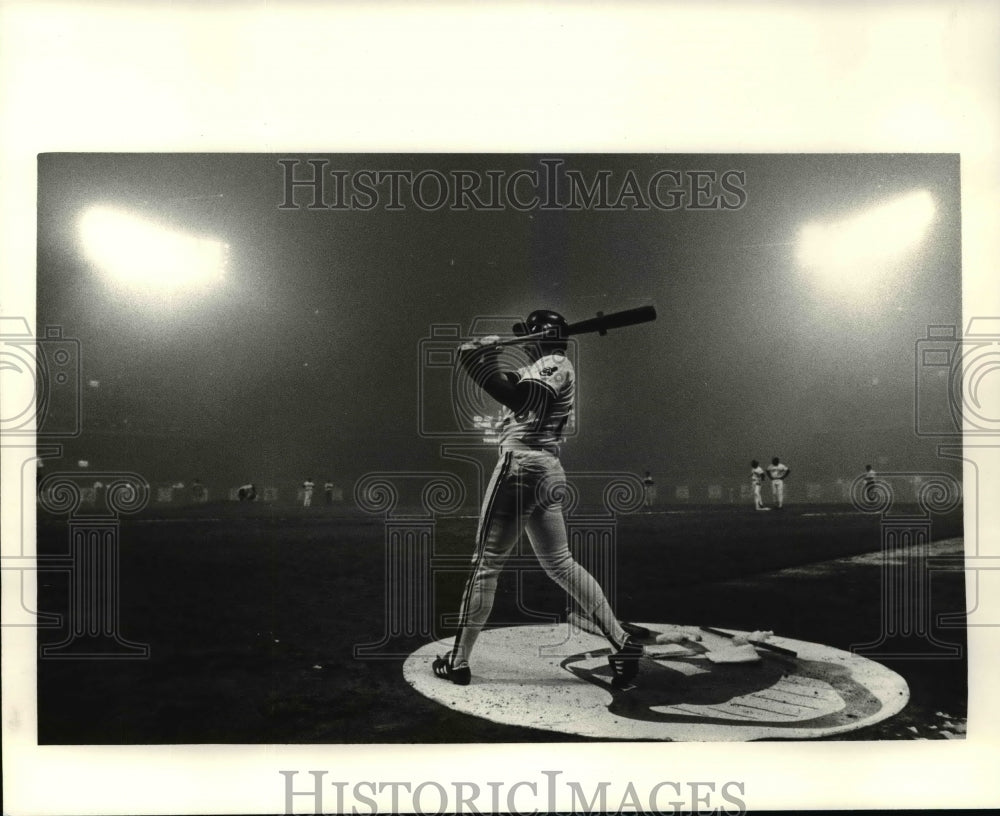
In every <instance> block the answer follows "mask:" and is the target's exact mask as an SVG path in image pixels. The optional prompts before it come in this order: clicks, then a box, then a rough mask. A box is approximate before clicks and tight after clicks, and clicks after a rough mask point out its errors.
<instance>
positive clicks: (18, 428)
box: [0, 317, 81, 438]
mask: <svg viewBox="0 0 1000 816" xmlns="http://www.w3.org/2000/svg"><path fill="white" fill-rule="evenodd" d="M0 377H2V390H3V393H4V399H3V403H2V404H3V411H2V415H0V435H2V436H4V437H26V436H37V437H43V438H52V437H75V436H79V434H80V431H81V419H80V415H81V386H80V382H81V380H80V341H79V340H76V339H74V338H71V337H65V336H63V330H62V327H60V326H47V327H46V328H45V333H44V335H43V336H42V337H35V336H34V335H33V334H32V333H31V330H30V328H29V327H28V321H27V320H25V319H24V318H23V317H0Z"/></svg>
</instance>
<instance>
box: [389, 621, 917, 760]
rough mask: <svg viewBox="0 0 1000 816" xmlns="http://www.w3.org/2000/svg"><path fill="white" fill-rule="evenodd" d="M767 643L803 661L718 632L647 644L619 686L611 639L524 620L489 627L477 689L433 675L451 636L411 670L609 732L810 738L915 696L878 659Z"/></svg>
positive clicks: (490, 705)
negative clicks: (688, 640)
mask: <svg viewBox="0 0 1000 816" xmlns="http://www.w3.org/2000/svg"><path fill="white" fill-rule="evenodd" d="M643 625H644V626H647V627H648V628H650V629H653V630H654V631H655V630H657V629H659V630H660V631H663V630H665V629H670V630H673V629H676V627H672V626H666V625H664V624H643ZM733 634H736V635H745V634H746V633H739V632H735V633H733ZM770 642H772V643H773V644H775V645H778V646H779V648H783V649H784V650H785V652H790V653H794V656H793V655H792V654H790V653H788V654H786V653H782V652H778V651H773V650H769V649H765V648H755V647H752V646H751V647H746V648H744V647H740V649H743V651H740V652H738V653H739V654H740V655H741V656H740V657H729V656H731V655H735V654H737V650H734V648H733V647H732V645H731V644H732V641H729V640H727V639H726V638H725V637H723V636H722V635H715V634H710V633H706V634H704V635H703V640H702V641H701V642H700V643H696V644H679V645H671V646H666V647H653V646H649V647H647V655H650V656H646V657H643V658H642V661H641V667H640V672H639V677H638V678H637V680H636V681H635V684H634V686H633V687H631V688H627V689H625V690H617V689H615V688H613V687H612V683H611V681H612V675H611V670H610V667H609V665H608V659H607V658H608V654H609V649H608V644H607V642H606V641H605V640H604V639H603V638H601V637H599V636H596V635H593V634H590V633H587V632H583V631H580V630H576V629H573V628H571V627H570V626H569V625H567V624H556V625H548V626H516V627H508V628H502V629H490V630H487V631H485V632H483V634H482V635H481V636H480V638H479V642H478V643H477V646H476V651H475V654H474V656H473V666H472V684H471V685H469V686H456V685H454V684H453V683H449V682H445V681H442V680H440V679H438V678H435V677H434V676H433V673H432V672H431V668H430V664H431V661H432V660H433V659H434V658H435V657H436V656H437V655H442V654H444V653H445V652H447V651H448V649H449V648H450V647H451V645H452V643H451V639H448V640H441V641H438V642H436V643H430V644H427V645H425V646H423V647H421V648H420V649H418V650H417V651H416V652H414V653H413V654H412V655H410V657H409V658H407V660H406V661H405V663H404V665H403V675H404V677H405V678H406V680H407V681H408V682H409V683H410V685H412V686H413V687H414V688H415V689H416V690H417V691H419V692H420V693H422V694H424V695H426V696H428V697H430V698H431V699H434V700H437V701H438V702H440V703H441V704H443V705H446V706H448V707H449V708H453V709H455V710H457V711H461V712H464V713H467V714H471V715H473V716H477V717H482V718H484V719H487V720H491V721H493V722H498V723H503V724H506V725H512V726H526V727H531V728H539V729H543V730H547V731H554V732H559V733H564V734H576V735H580V736H589V737H595V738H601V739H642V740H664V741H720V742H721V741H729V742H732V741H750V740H759V739H811V738H816V737H825V736H830V735H835V734H840V733H845V732H847V731H853V730H855V729H858V728H862V727H865V726H869V725H872V724H874V723H877V722H879V721H881V720H884V719H887V718H888V717H891V716H893V715H894V714H896V713H898V712H899V711H900V710H901V709H902V708H903V707H904V706H905V705H906V703H907V701H908V699H909V689H908V688H907V685H906V682H905V681H904V680H903V678H901V677H900V676H899V675H897V674H896V673H895V672H892V671H890V670H888V669H886V668H885V667H884V666H882V665H880V664H878V663H876V662H874V661H872V660H868V659H866V658H862V657H858V656H856V655H852V654H850V653H848V652H844V651H841V650H839V649H834V648H831V647H829V646H823V645H821V644H816V643H807V642H804V641H798V640H791V639H788V638H775V639H773V640H772V641H770ZM748 654H749V655H750V657H747V655H748Z"/></svg>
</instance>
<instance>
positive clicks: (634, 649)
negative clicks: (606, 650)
mask: <svg viewBox="0 0 1000 816" xmlns="http://www.w3.org/2000/svg"><path fill="white" fill-rule="evenodd" d="M642 652H643V649H642V644H641V643H639V641H637V640H635V639H633V638H632V637H628V638H626V639H625V643H624V644H623V645H622V647H621V649H619V650H618V651H617V652H615V653H614V654H610V655H608V663H609V664H611V673H612V674H613V675H614V677H613V679H612V680H611V685H612V687H613V688H616V689H623V688H626V687H627V686H628V685H629V684H630V683H631V682H632V681H633V680H634V679H635V676H636V675H637V674H638V673H639V658H640V657H642Z"/></svg>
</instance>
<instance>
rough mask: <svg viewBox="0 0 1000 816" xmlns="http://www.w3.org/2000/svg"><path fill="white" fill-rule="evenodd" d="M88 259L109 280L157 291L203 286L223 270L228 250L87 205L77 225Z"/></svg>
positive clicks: (143, 221)
mask: <svg viewBox="0 0 1000 816" xmlns="http://www.w3.org/2000/svg"><path fill="white" fill-rule="evenodd" d="M80 231H81V235H82V237H83V244H84V248H85V251H86V253H87V256H88V258H89V259H90V260H91V261H92V262H93V263H94V264H95V265H97V266H98V267H99V268H100V269H101V270H102V271H103V272H105V273H106V274H107V275H108V276H109V277H110V278H112V279H113V280H115V281H117V282H119V283H123V284H126V285H128V286H130V287H133V288H138V289H147V290H154V291H160V292H171V291H179V290H183V289H191V288H196V287H201V286H204V285H205V284H208V283H212V282H213V281H216V280H218V279H220V278H221V277H222V275H223V273H224V272H225V266H226V258H227V255H228V249H229V247H228V246H227V245H226V244H223V243H221V242H220V241H216V240H214V239H211V238H203V237H199V236H195V235H190V234H186V233H183V232H180V231H177V230H174V229H172V228H170V227H165V226H162V225H160V224H157V223H155V222H154V221H150V220H148V219H146V218H142V217H139V216H135V215H132V214H130V213H126V212H122V211H119V210H115V209H111V208H108V207H92V208H91V209H89V210H87V212H86V213H84V215H83V218H82V219H81V221H80Z"/></svg>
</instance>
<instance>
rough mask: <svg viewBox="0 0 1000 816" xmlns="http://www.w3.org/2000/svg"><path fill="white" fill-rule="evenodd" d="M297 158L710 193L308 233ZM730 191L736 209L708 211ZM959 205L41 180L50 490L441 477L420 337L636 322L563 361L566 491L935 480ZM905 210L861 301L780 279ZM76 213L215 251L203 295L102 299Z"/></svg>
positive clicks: (955, 318) (126, 159) (939, 195)
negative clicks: (843, 223) (933, 427)
mask: <svg viewBox="0 0 1000 816" xmlns="http://www.w3.org/2000/svg"><path fill="white" fill-rule="evenodd" d="M321 159H325V160H326V161H327V162H328V164H327V165H326V167H325V170H326V172H327V173H329V172H330V171H331V170H343V171H345V172H346V173H349V174H353V173H355V172H356V171H358V170H363V169H382V170H387V169H391V170H407V169H408V170H411V171H413V173H414V174H416V173H419V172H421V171H423V170H427V169H434V170H437V171H439V172H440V173H442V174H445V175H447V174H448V173H449V172H451V171H457V170H468V171H470V174H471V175H470V178H476V179H479V180H480V181H482V180H484V179H488V178H489V177H488V176H487V175H486V174H487V171H495V172H496V173H500V172H503V173H505V176H504V178H509V177H510V175H511V174H512V173H515V172H516V171H518V170H520V169H526V170H529V171H537V172H539V174H540V175H542V176H543V175H544V170H545V165H542V164H541V163H540V162H542V161H543V160H551V161H552V162H553V163H554V162H555V160H560V161H561V165H560V171H559V172H560V173H562V172H564V171H566V170H567V169H568V170H571V171H578V172H579V174H580V177H581V178H585V179H586V180H587V181H588V183H589V182H590V180H592V179H594V178H597V177H598V176H599V174H600V173H601V172H602V171H609V175H608V179H609V188H610V189H611V191H612V193H611V199H615V198H616V194H617V193H618V192H620V188H621V185H622V183H623V179H625V178H626V177H627V175H628V173H629V171H630V170H631V171H632V173H633V175H634V177H635V178H636V179H638V180H639V181H640V183H641V185H643V186H644V185H645V183H646V181H647V180H648V179H649V178H650V177H651V176H653V175H654V174H655V173H657V172H658V171H661V170H671V171H676V172H677V173H679V174H680V175H679V176H678V177H679V178H681V179H682V182H684V183H686V182H687V181H688V180H689V178H690V176H689V174H690V171H705V173H706V174H707V175H705V176H703V177H702V178H708V179H710V180H714V181H713V183H712V184H711V185H710V187H711V190H710V192H708V193H705V194H704V195H702V196H701V197H700V198H698V196H696V195H694V196H693V195H692V194H690V191H688V195H687V198H686V200H685V201H684V202H682V204H681V205H680V206H678V207H676V208H675V209H663V208H659V207H656V206H651V207H649V208H648V209H640V208H639V207H640V204H641V198H642V196H641V195H639V196H638V197H634V196H633V197H631V198H628V197H626V198H625V199H623V200H622V203H623V205H624V206H623V209H620V210H608V209H607V208H601V207H598V206H593V205H592V206H583V207H580V208H578V209H571V208H569V207H568V206H565V203H566V202H565V201H560V202H556V203H557V204H558V206H552V207H551V208H546V207H543V206H541V204H540V203H538V202H536V205H535V206H526V207H522V208H519V207H517V206H513V205H512V204H511V202H509V201H508V202H505V203H504V205H503V206H500V207H498V208H496V209H489V210H476V209H474V208H470V209H467V210H464V211H460V210H455V209H453V208H450V207H448V206H441V207H438V208H435V209H429V210H425V209H421V208H420V207H419V206H417V205H416V204H415V203H414V201H413V200H410V199H407V200H406V201H404V202H402V206H401V207H400V208H399V209H391V208H390V207H388V206H387V205H388V204H389V203H390V202H389V199H388V195H387V191H388V188H386V187H381V188H379V197H378V200H377V201H376V202H375V206H372V207H371V208H370V209H366V210H365V209H360V207H359V206H348V207H346V208H337V207H336V206H330V205H331V204H334V205H337V204H339V203H340V202H339V201H334V200H333V199H334V185H333V177H330V176H328V177H327V186H326V187H325V188H324V192H325V199H324V202H323V203H325V204H326V205H327V206H326V207H321V208H312V209H311V208H309V206H308V205H309V204H310V203H312V200H313V196H312V193H311V192H310V191H309V190H306V189H301V188H300V189H297V190H296V191H295V192H294V201H293V203H294V204H295V205H296V206H289V207H286V208H282V206H281V205H282V204H288V202H287V201H286V190H285V187H284V184H285V174H286V170H285V168H284V167H283V166H282V165H281V164H279V162H280V161H281V160H297V165H296V167H297V168H298V169H297V170H296V172H297V173H298V174H299V175H298V176H297V177H301V175H302V174H305V173H306V172H307V170H308V165H306V162H307V161H309V160H321ZM549 166H554V164H550V165H549ZM727 171H736V172H738V173H740V174H742V175H740V176H731V177H730V179H731V180H733V179H742V181H741V182H740V183H739V184H738V185H736V186H737V187H738V188H739V189H740V190H741V191H742V193H743V195H742V196H739V195H737V194H735V193H733V192H729V193H726V191H725V190H721V188H720V187H719V184H718V180H719V179H720V178H721V177H722V176H723V174H724V173H726V172H727ZM350 177H351V178H352V179H353V178H355V176H354V175H351V176H350ZM448 177H449V178H452V176H448ZM671 178H673V177H668V181H669V180H670V179H671ZM958 179H959V164H958V158H957V156H953V155H885V154H880V155H801V156H798V155H781V154H776V155H752V156H750V155H731V156H726V155H718V154H712V155H677V154H669V155H649V154H642V155H627V154H615V155H607V156H602V155H574V154H570V155H563V156H557V157H555V156H549V157H546V156H538V155H535V156H532V155H509V154H508V155H490V156H484V155H461V154H452V155H444V156H441V155H431V154H410V155H399V156H394V155H387V154H378V155H343V154H339V155H337V154H335V155H330V156H315V155H311V154H302V155H295V154H292V155H286V154H274V155H253V154H190V155H167V154H163V155H159V154H142V155H105V154H51V155H43V156H40V157H39V185H38V242H39V244H38V270H37V293H38V314H37V323H38V325H39V327H40V328H41V327H44V326H46V325H60V326H62V327H63V332H64V335H65V336H68V337H74V338H78V339H79V340H80V342H81V348H82V363H81V373H82V382H83V395H82V396H83V433H82V435H81V436H80V437H79V438H78V439H75V440H72V441H70V442H67V443H66V444H65V456H64V459H63V460H60V461H58V462H54V463H52V464H50V465H47V467H51V468H53V469H56V468H65V467H71V466H75V464H76V461H77V460H78V459H87V460H88V461H89V462H90V466H91V468H93V469H98V468H99V469H104V470H108V469H121V468H124V469H127V470H130V471H134V472H137V473H139V474H142V475H143V476H144V477H146V478H147V479H148V480H149V481H150V482H151V483H166V482H173V481H183V482H185V483H188V482H190V480H191V479H193V478H196V477H197V478H200V479H201V480H202V481H204V482H205V483H206V484H208V485H210V486H218V487H220V488H221V487H229V486H232V485H236V484H240V483H242V482H244V481H255V482H257V483H258V484H274V485H278V486H282V485H288V486H293V485H297V484H299V483H301V481H302V480H303V479H304V478H306V477H307V476H311V477H313V478H314V479H316V480H317V481H323V480H325V479H326V478H332V479H333V480H334V481H335V482H337V483H338V484H340V485H342V486H343V487H345V488H348V489H349V487H350V485H351V484H352V483H353V482H354V481H355V480H356V479H357V478H358V477H359V476H361V475H363V474H365V473H367V472H370V471H385V470H397V469H399V470H414V469H417V470H440V469H446V468H447V463H446V462H444V461H443V460H442V458H441V456H440V455H439V451H440V446H441V443H442V440H441V439H440V438H427V437H426V436H424V435H422V434H421V427H420V422H421V417H423V418H424V421H425V422H432V421H433V422H437V421H438V420H440V421H441V422H446V420H447V417H444V418H442V417H441V416H440V414H441V412H442V411H443V410H444V409H443V407H442V406H445V405H447V404H448V402H449V397H448V391H447V389H448V381H447V378H441V377H440V376H439V375H440V371H430V370H429V369H428V368H427V367H426V366H425V365H424V361H425V360H426V357H425V355H426V353H427V348H428V342H427V341H428V338H429V337H430V335H431V331H432V327H434V326H440V325H450V324H460V325H461V327H462V330H463V331H467V330H468V329H469V327H470V323H471V321H472V320H473V318H475V317H477V316H481V317H493V318H503V320H502V321H500V320H498V321H496V322H497V323H498V325H501V326H507V328H508V329H509V320H507V318H513V317H517V316H524V315H526V314H527V313H528V312H529V311H531V310H532V309H536V308H552V309H556V310H558V311H560V312H562V313H563V314H565V315H566V316H567V318H568V319H569V320H570V321H571V322H572V321H575V320H581V319H584V318H587V317H592V316H593V315H594V314H595V313H596V312H597V311H599V310H600V311H604V312H611V311H616V310H619V309H625V308H631V307H635V306H640V305H643V304H646V303H653V304H655V306H656V307H657V310H658V314H659V318H658V320H657V321H656V322H655V323H647V324H644V325H641V326H635V327H631V328H627V329H622V330H619V331H612V332H610V333H609V334H608V335H607V336H604V337H600V336H598V335H585V336H581V337H579V338H578V340H577V345H576V353H577V354H578V361H577V367H578V374H579V378H580V382H579V387H578V406H579V416H578V429H577V430H578V432H577V434H576V435H575V436H574V437H573V438H572V439H571V440H570V441H569V442H568V443H567V445H566V446H565V449H564V456H563V458H564V463H565V465H566V468H567V470H568V471H571V472H572V471H580V470H595V469H597V470H600V469H607V470H619V471H620V470H625V471H629V472H635V473H639V474H642V473H643V472H644V471H645V470H647V469H648V470H650V471H652V472H653V474H654V475H656V476H657V477H658V478H660V479H662V480H664V481H669V480H673V481H681V482H691V483H698V482H706V481H710V480H726V481H732V482H741V481H743V480H744V475H745V472H746V471H747V470H748V469H749V461H750V459H751V458H756V459H760V460H762V461H766V460H770V458H771V457H772V456H780V457H781V458H782V460H783V461H786V462H788V463H789V465H790V466H791V467H792V469H793V471H795V473H796V476H797V477H798V478H799V479H801V480H802V482H806V481H820V482H821V481H829V480H833V479H837V478H846V479H853V478H854V477H855V476H857V475H858V474H859V473H860V472H861V471H862V470H863V468H864V465H865V463H867V462H872V461H873V460H874V462H875V463H876V469H878V470H884V471H908V470H913V469H921V468H922V469H928V468H931V469H934V470H947V471H951V472H955V469H956V465H955V464H954V463H950V462H944V461H939V460H937V459H936V457H935V452H934V444H935V442H934V441H933V440H927V439H924V438H920V437H918V436H917V434H916V433H915V432H914V401H915V395H914V354H915V350H916V342H917V340H919V339H920V338H922V337H924V336H925V335H926V331H927V326H928V325H932V324H956V325H959V324H960V323H961V268H960V251H961V246H960V235H959V181H958ZM431 181H433V180H431ZM667 186H669V185H667ZM681 186H683V184H682V185H681ZM519 189H520V190H521V191H522V193H521V194H522V195H523V198H529V197H530V190H529V185H528V184H527V183H525V184H524V186H522V187H521V188H519ZM424 190H425V191H429V192H427V195H428V196H429V197H430V198H431V199H433V197H434V192H435V190H434V184H433V183H428V185H427V186H426V187H425V188H424ZM918 190H926V191H928V192H929V193H930V194H931V196H932V197H933V200H934V203H935V216H934V220H933V222H932V223H931V225H930V227H929V229H928V231H927V233H926V234H925V235H924V237H923V239H922V241H921V242H920V243H919V245H917V246H916V247H915V248H914V249H913V250H911V251H910V252H908V253H907V254H906V255H905V256H903V257H902V259H901V260H898V261H894V262H887V263H885V264H884V268H880V269H879V272H878V274H877V275H873V276H872V280H871V281H870V282H871V283H872V284H873V291H872V293H871V294H868V295H865V296H852V292H851V291H850V290H848V291H846V292H843V293H839V292H837V291H835V290H834V289H829V288H824V287H822V286H821V285H819V283H818V282H817V280H816V279H815V278H814V277H813V276H811V275H810V273H809V270H807V269H804V268H803V266H802V264H801V263H800V262H799V260H798V259H797V256H796V241H797V239H798V235H799V230H800V229H801V227H802V226H803V225H805V224H807V223H811V222H829V221H838V220H841V219H845V218H848V217H850V216H852V215H855V214H857V213H858V212H861V211H863V210H865V209H866V208H871V207H873V206H876V205H879V204H882V203H885V202H887V201H890V200H892V199H894V198H896V197H899V196H901V195H904V194H907V193H911V192H914V191H918ZM562 193H563V194H565V188H563V190H562ZM480 196H481V199H483V200H484V201H485V203H487V204H489V203H490V202H489V201H488V195H487V193H485V192H481V193H480ZM713 197H714V204H715V205H717V206H715V207H714V208H713V207H710V206H706V207H705V208H703V209H695V208H692V207H691V206H690V204H691V203H692V201H693V200H695V199H697V200H699V201H701V202H702V203H703V204H704V202H706V201H710V202H712V201H713ZM523 198H522V199H519V200H521V201H523ZM370 199H371V196H368V198H367V199H366V198H365V196H364V195H361V196H360V198H359V199H358V200H357V201H355V202H354V203H355V205H357V204H360V205H362V206H364V205H368V204H370V203H371V200H370ZM541 203H544V201H542V202H541ZM550 203H551V202H550ZM95 204H106V205H113V206H115V207H118V208H121V209H123V210H128V211H130V212H134V213H137V214H143V215H144V216H146V217H148V218H150V219H153V220H156V221H159V222H162V223H164V224H170V225H172V226H174V227H176V228H181V229H184V230H189V231H191V232H193V233H196V234H199V235H205V236H211V237H213V238H217V239H219V240H221V241H224V242H226V243H228V244H229V247H230V255H229V262H228V266H227V269H226V272H225V277H224V279H223V280H222V281H221V282H220V283H218V284H217V285H213V286H210V287H207V288H205V289H204V290H201V291H197V292H189V293H186V294H184V295H179V296H176V297H164V296H158V295H154V294H152V293H150V292H144V291H141V290H135V289H127V288H124V287H120V286H116V285H113V284H112V283H110V282H109V281H108V280H107V279H106V278H105V277H104V276H103V275H102V274H101V271H100V270H99V269H97V268H95V266H94V265H93V264H92V263H91V262H90V261H89V260H88V259H87V258H86V257H85V255H84V253H83V248H82V246H81V239H80V233H79V230H78V220H79V217H80V215H81V214H82V213H83V212H84V211H85V210H86V209H87V207H89V206H92V205H95ZM883 273H884V275H883ZM853 294H856V293H853ZM440 345H441V344H440V343H438V346H440ZM445 345H446V346H448V345H449V344H447V343H446V344H445ZM450 345H454V344H450ZM438 346H435V348H437V347H438ZM92 381H93V382H94V383H96V384H95V385H91V384H90V383H91V382H92ZM421 401H423V403H421ZM421 404H423V406H424V409H423V411H421Z"/></svg>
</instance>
